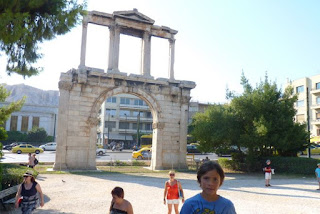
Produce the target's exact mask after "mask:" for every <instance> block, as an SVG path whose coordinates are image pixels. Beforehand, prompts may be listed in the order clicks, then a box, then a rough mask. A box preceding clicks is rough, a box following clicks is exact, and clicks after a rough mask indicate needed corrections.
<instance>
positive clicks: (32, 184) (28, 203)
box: [15, 170, 44, 214]
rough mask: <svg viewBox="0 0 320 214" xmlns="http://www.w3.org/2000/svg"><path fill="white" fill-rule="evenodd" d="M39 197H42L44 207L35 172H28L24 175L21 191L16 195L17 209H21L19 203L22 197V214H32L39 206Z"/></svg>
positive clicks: (42, 203) (42, 202)
mask: <svg viewBox="0 0 320 214" xmlns="http://www.w3.org/2000/svg"><path fill="white" fill-rule="evenodd" d="M38 195H39V196H40V206H41V207H43V205H44V198H43V193H42V190H41V187H40V185H39V184H38V183H37V182H36V181H35V178H34V177H33V172H32V171H31V170H28V171H27V172H26V173H25V174H24V175H23V183H22V184H21V185H20V187H19V190H18V192H17V194H16V202H15V207H16V208H18V207H19V201H20V198H21V197H22V202H21V211H22V214H31V213H32V212H33V210H35V209H36V208H37V206H38V205H39V198H38Z"/></svg>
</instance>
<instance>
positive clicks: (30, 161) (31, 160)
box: [28, 153, 36, 168]
mask: <svg viewBox="0 0 320 214" xmlns="http://www.w3.org/2000/svg"><path fill="white" fill-rule="evenodd" d="M28 156H29V158H28V167H29V168H33V167H34V165H35V164H34V160H35V159H36V154H31V153H29V154H28Z"/></svg>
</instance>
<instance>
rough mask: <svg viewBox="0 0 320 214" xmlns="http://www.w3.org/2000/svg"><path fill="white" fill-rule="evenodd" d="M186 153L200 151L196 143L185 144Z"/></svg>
mask: <svg viewBox="0 0 320 214" xmlns="http://www.w3.org/2000/svg"><path fill="white" fill-rule="evenodd" d="M187 153H201V152H200V151H199V150H198V147H197V145H187Z"/></svg>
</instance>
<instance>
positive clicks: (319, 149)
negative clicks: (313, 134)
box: [301, 144, 320, 155]
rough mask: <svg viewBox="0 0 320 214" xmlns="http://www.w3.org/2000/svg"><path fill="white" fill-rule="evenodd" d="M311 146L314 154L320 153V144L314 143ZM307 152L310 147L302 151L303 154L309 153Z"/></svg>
mask: <svg viewBox="0 0 320 214" xmlns="http://www.w3.org/2000/svg"><path fill="white" fill-rule="evenodd" d="M310 148H311V154H312V155H320V145H317V144H312V145H311V146H310ZM307 154H308V149H306V150H304V151H302V152H301V155H307Z"/></svg>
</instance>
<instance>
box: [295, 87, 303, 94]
mask: <svg viewBox="0 0 320 214" xmlns="http://www.w3.org/2000/svg"><path fill="white" fill-rule="evenodd" d="M303 91H304V86H303V85H301V86H298V87H296V92H297V93H302V92H303Z"/></svg>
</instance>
